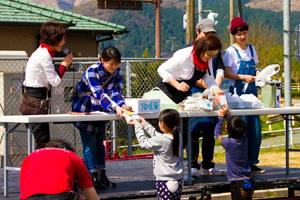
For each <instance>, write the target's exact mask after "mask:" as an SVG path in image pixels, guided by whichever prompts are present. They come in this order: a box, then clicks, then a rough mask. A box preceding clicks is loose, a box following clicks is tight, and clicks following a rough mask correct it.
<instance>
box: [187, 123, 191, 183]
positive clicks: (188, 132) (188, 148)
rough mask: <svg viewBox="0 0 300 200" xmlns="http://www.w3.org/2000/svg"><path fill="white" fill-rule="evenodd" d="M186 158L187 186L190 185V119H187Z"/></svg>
mask: <svg viewBox="0 0 300 200" xmlns="http://www.w3.org/2000/svg"><path fill="white" fill-rule="evenodd" d="M187 137H188V138H187V158H188V185H192V173H191V168H192V166H191V165H192V147H191V144H192V141H191V118H190V117H188V118H187Z"/></svg>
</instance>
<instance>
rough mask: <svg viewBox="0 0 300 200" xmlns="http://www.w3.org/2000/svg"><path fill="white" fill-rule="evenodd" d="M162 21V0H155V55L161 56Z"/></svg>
mask: <svg viewBox="0 0 300 200" xmlns="http://www.w3.org/2000/svg"><path fill="white" fill-rule="evenodd" d="M160 30H161V23H160V0H156V2H155V55H156V58H160V57H161V32H160Z"/></svg>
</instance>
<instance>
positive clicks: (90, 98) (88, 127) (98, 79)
mask: <svg viewBox="0 0 300 200" xmlns="http://www.w3.org/2000/svg"><path fill="white" fill-rule="evenodd" d="M110 75H111V74H110V73H109V72H105V71H104V67H103V65H102V63H101V62H100V63H97V64H94V65H91V66H90V67H89V68H88V69H87V70H86V72H85V73H84V74H83V76H82V78H81V81H80V82H79V85H78V88H77V92H78V94H82V93H86V92H92V94H90V95H87V96H83V97H78V96H75V97H74V98H73V102H72V111H73V112H92V111H104V112H113V111H115V108H116V106H120V107H121V106H122V105H123V104H125V102H124V101H125V99H124V95H123V92H122V87H123V81H124V74H123V71H122V70H121V69H120V67H118V68H117V69H116V72H115V74H114V75H113V77H112V78H111V79H110V80H109V81H108V82H107V83H106V84H105V85H104V86H103V87H102V86H101V85H102V84H103V83H104V82H105V81H106V80H107V79H108V78H109V77H110ZM105 123H106V122H78V123H75V124H74V125H75V126H76V127H77V128H78V129H79V130H81V131H83V132H86V133H88V134H91V133H99V132H102V131H104V130H105Z"/></svg>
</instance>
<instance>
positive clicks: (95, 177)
mask: <svg viewBox="0 0 300 200" xmlns="http://www.w3.org/2000/svg"><path fill="white" fill-rule="evenodd" d="M90 176H91V178H92V181H93V185H94V188H95V189H96V190H105V189H106V187H105V185H103V184H102V183H101V182H100V181H99V179H98V173H97V172H94V173H90Z"/></svg>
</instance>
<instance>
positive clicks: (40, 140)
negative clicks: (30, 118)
mask: <svg viewBox="0 0 300 200" xmlns="http://www.w3.org/2000/svg"><path fill="white" fill-rule="evenodd" d="M38 125H39V124H37V123H34V124H32V130H34V129H35V127H37V126H38ZM26 127H27V128H28V125H27V124H26ZM33 135H34V140H35V149H40V148H44V147H45V145H46V144H47V143H48V142H49V141H50V131H49V123H41V125H40V126H39V127H38V128H37V129H36V131H34V132H33Z"/></svg>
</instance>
